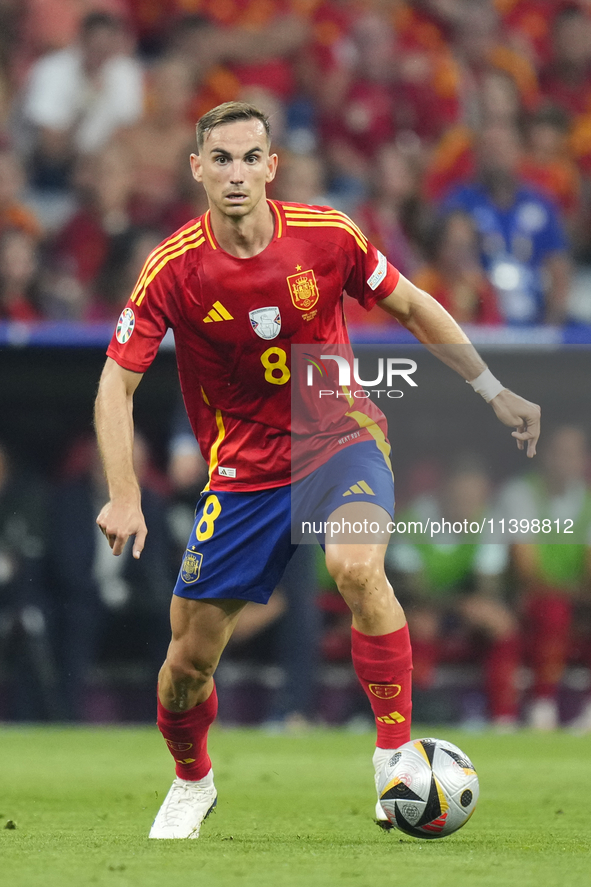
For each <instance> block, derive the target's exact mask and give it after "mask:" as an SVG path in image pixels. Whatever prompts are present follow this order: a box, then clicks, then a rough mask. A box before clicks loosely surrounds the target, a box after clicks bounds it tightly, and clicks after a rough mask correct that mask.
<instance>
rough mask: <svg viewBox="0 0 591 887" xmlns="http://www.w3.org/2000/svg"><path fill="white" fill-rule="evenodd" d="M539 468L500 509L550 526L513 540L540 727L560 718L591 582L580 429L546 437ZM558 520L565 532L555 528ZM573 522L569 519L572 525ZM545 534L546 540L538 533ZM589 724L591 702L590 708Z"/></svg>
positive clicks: (588, 498) (507, 490)
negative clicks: (579, 615)
mask: <svg viewBox="0 0 591 887" xmlns="http://www.w3.org/2000/svg"><path fill="white" fill-rule="evenodd" d="M540 456H541V463H540V469H539V470H538V471H535V472H531V473H529V474H527V475H526V476H525V477H521V478H517V479H515V480H512V481H510V482H508V483H507V485H506V486H505V487H504V489H503V490H502V491H501V494H500V497H499V503H498V514H499V515H500V516H502V517H504V518H505V520H511V519H513V520H515V519H518V520H525V521H527V522H528V524H529V526H531V523H532V521H535V520H538V521H540V522H541V521H543V520H546V521H548V522H550V523H549V525H550V530H551V532H544V533H543V534H540V533H535V532H529V533H523V534H519V535H518V536H517V537H515V536H514V537H513V538H514V539H517V540H518V541H516V542H515V543H514V544H513V545H512V558H513V561H514V564H515V568H516V572H517V576H518V580H519V589H520V595H521V608H522V612H523V626H524V632H525V633H526V637H527V645H528V650H527V652H528V661H529V663H530V665H531V667H532V668H533V672H534V684H533V690H532V697H531V704H530V708H529V712H528V722H529V725H530V726H531V727H533V728H534V729H537V730H551V729H554V728H555V727H557V726H558V725H559V723H560V719H559V709H558V690H559V687H560V682H561V680H562V677H563V675H564V671H565V667H566V665H567V662H568V659H569V653H570V650H571V642H572V629H573V619H574V614H575V612H576V607H577V604H578V603H584V602H585V601H586V600H588V593H589V583H590V580H591V557H590V552H591V491H590V490H589V485H588V482H587V471H588V467H589V450H588V443H587V438H586V435H585V434H584V432H583V431H582V429H581V428H579V427H576V426H565V425H563V426H559V427H558V428H556V429H555V430H554V431H553V433H552V434H550V435H549V436H548V437H546V440H545V442H544V444H543V446H542V449H541V453H540ZM556 521H558V522H559V524H558V526H559V528H560V530H561V531H564V530H565V529H569V527H570V529H571V530H572V533H569V534H568V535H566V534H565V533H564V532H557V531H556ZM570 522H572V523H570ZM541 535H542V536H543V541H541V540H540V536H541ZM586 717H587V729H591V708H590V709H589V710H588V711H587V712H586Z"/></svg>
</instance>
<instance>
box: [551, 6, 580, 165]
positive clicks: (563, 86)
mask: <svg viewBox="0 0 591 887" xmlns="http://www.w3.org/2000/svg"><path fill="white" fill-rule="evenodd" d="M540 85H541V90H542V95H543V96H544V98H545V99H546V100H547V101H548V102H551V103H552V104H553V105H557V106H558V107H560V108H562V110H563V111H564V112H566V113H567V114H568V115H569V117H570V120H571V126H572V131H571V140H570V141H571V150H572V151H573V153H574V156H575V158H576V160H577V162H578V163H579V165H580V168H581V170H582V171H583V172H584V173H585V174H589V173H591V17H590V15H589V12H588V10H584V9H583V8H582V7H580V6H578V5H575V4H573V3H570V4H568V5H567V6H566V7H565V8H564V9H563V10H561V11H560V12H559V13H558V15H557V16H556V17H555V19H554V21H553V26H552V54H551V57H550V59H549V61H548V63H547V64H546V65H545V66H544V68H543V69H542V71H541V73H540Z"/></svg>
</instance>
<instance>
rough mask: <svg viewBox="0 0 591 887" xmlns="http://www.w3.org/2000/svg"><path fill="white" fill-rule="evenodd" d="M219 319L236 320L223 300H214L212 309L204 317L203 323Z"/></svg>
mask: <svg viewBox="0 0 591 887" xmlns="http://www.w3.org/2000/svg"><path fill="white" fill-rule="evenodd" d="M218 320H234V318H233V317H232V315H231V314H230V312H229V311H228V310H227V309H226V308H224V306H223V305H222V303H221V302H214V303H213V307H212V308H211V310H210V311H208V312H207V315H206V316H205V317H204V318H203V323H214V321H216V322H217V321H218Z"/></svg>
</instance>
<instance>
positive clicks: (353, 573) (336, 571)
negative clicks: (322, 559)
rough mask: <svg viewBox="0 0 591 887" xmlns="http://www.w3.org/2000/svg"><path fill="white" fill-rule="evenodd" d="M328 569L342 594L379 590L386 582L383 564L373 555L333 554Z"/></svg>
mask: <svg viewBox="0 0 591 887" xmlns="http://www.w3.org/2000/svg"><path fill="white" fill-rule="evenodd" d="M326 567H327V569H328V572H329V573H330V575H331V576H332V578H333V579H334V581H335V582H336V584H337V587H338V589H339V591H340V592H341V594H344V593H346V592H350V593H353V594H355V593H363V592H365V591H371V590H377V589H378V588H379V587H380V586H381V585H382V584H383V583H384V582H385V581H386V575H385V573H384V566H383V563H382V562H381V561H378V559H377V558H375V557H373V556H371V555H357V556H350V555H343V556H339V555H338V554H336V555H335V554H334V553H332V552H331V554H330V555H328V554H327V557H326Z"/></svg>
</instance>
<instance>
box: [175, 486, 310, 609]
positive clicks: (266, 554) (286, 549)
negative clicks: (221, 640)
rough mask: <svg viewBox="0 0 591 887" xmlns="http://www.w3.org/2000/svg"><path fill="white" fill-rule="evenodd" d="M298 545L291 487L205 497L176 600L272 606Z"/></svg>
mask: <svg viewBox="0 0 591 887" xmlns="http://www.w3.org/2000/svg"><path fill="white" fill-rule="evenodd" d="M294 551H295V546H294V545H292V543H291V527H290V488H289V486H286V487H277V488H274V489H270V490H260V491H256V492H252V493H232V492H212V491H208V492H206V493H203V494H202V496H201V498H200V500H199V502H198V503H197V509H196V512H195V523H194V525H193V529H192V530H191V535H190V537H189V541H188V543H187V549H186V551H185V555H184V557H183V561H182V564H181V569H180V571H179V575H178V578H177V582H176V585H175V587H174V596H176V597H180V598H186V599H189V600H194V601H197V600H198V601H212V600H217V601H222V600H230V601H243V602H246V601H256V602H257V603H263V604H264V603H267V601H268V600H269V597H270V596H271V594H272V592H273V589H274V588H275V586H276V585H277V584H278V582H279V580H280V578H281V576H282V574H283V571H284V570H285V567H286V565H287V563H288V561H289V560H290V558H291V556H292V554H293V552H294Z"/></svg>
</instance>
